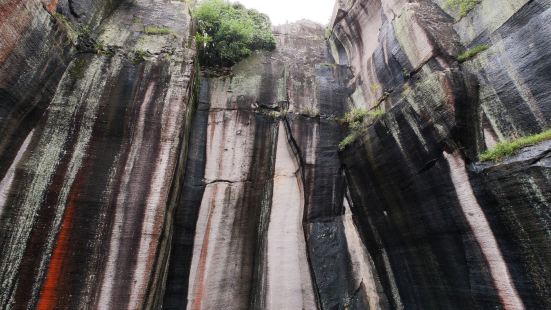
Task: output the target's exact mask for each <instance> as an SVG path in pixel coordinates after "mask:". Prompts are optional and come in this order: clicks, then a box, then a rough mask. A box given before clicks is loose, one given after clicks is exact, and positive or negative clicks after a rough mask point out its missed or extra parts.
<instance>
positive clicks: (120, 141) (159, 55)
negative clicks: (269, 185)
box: [0, 1, 195, 309]
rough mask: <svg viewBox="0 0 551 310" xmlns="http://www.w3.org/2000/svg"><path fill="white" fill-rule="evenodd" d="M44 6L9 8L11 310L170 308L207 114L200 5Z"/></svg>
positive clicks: (7, 292) (5, 271)
mask: <svg viewBox="0 0 551 310" xmlns="http://www.w3.org/2000/svg"><path fill="white" fill-rule="evenodd" d="M43 5H44V7H43V6H42V4H41V3H39V2H36V3H35V1H22V2H19V1H18V2H17V3H12V4H5V5H4V4H3V7H2V10H1V12H2V14H3V15H2V17H3V18H4V17H6V18H7V19H2V27H5V29H8V30H9V31H6V32H5V31H2V36H3V39H4V42H6V43H8V45H3V46H2V55H3V56H2V59H1V60H0V64H1V65H2V71H1V73H0V77H1V79H2V84H1V90H2V92H1V95H0V96H1V99H2V100H1V102H2V103H1V104H2V122H1V126H2V128H3V129H2V145H3V146H4V145H5V144H6V145H7V146H6V147H3V148H2V149H0V154H1V155H2V156H3V157H2V165H3V167H2V168H3V170H2V177H1V178H2V180H1V182H0V194H1V196H0V197H1V198H0V216H1V222H0V244H1V248H2V255H1V257H0V274H1V277H0V287H1V289H0V292H1V293H0V305H1V306H0V307H1V308H39V309H59V308H99V309H107V308H115V309H122V308H128V309H137V308H143V307H146V308H151V307H158V306H159V305H160V302H161V301H162V288H163V286H164V282H165V277H166V274H165V270H166V263H167V258H168V253H169V251H168V247H167V246H169V243H168V242H167V240H168V238H169V232H170V227H171V218H170V216H169V215H170V214H171V212H172V208H173V204H172V203H171V200H172V197H171V195H172V192H171V187H172V186H173V184H177V182H175V181H174V180H175V179H178V178H180V177H181V176H182V174H183V167H184V166H183V161H182V160H181V158H185V157H186V150H187V143H188V141H187V135H188V131H189V127H190V124H191V115H192V114H191V113H192V112H193V106H192V96H193V91H192V90H193V89H192V84H193V83H192V81H193V76H194V74H195V70H194V65H193V59H194V55H193V54H194V51H193V50H192V49H188V48H186V46H189V42H191V41H190V35H189V33H190V29H191V27H190V15H189V13H188V7H187V6H186V4H184V3H182V2H164V1H132V2H124V3H121V4H119V5H118V6H117V7H116V9H114V11H111V10H110V9H107V8H110V7H111V5H112V4H111V3H107V2H106V3H102V2H100V1H98V2H92V1H81V2H79V1H69V2H68V3H64V2H59V3H57V1H56V2H52V3H45V4H43ZM56 10H57V12H56ZM53 12H56V13H53ZM63 14H65V15H63ZM146 26H154V27H162V28H163V29H166V30H167V31H166V32H168V34H163V35H160V34H154V33H146V32H145V31H144V29H145V28H144V27H146ZM10 27H11V28H10ZM15 27H19V28H18V29H16V28H15ZM17 35H18V36H20V37H19V38H14V37H13V36H17ZM9 40H15V41H14V42H17V43H14V47H13V48H12V49H11V50H10V47H9V43H10V42H11V41H9ZM71 40H73V42H72V41H71ZM35 48H37V49H38V51H37V50H35ZM18 64H22V65H18ZM16 67H17V68H18V69H19V70H22V71H21V72H19V76H17V72H15V71H14V70H15V69H14V68H16ZM65 67H66V68H67V70H65V71H64V69H65ZM20 124H21V125H20ZM19 126H21V127H19ZM4 128H5V129H4ZM160 296H161V297H160Z"/></svg>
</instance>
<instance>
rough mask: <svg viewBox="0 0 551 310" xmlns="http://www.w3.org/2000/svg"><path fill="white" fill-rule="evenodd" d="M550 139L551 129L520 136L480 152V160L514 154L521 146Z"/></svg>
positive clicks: (499, 158) (498, 158) (496, 158)
mask: <svg viewBox="0 0 551 310" xmlns="http://www.w3.org/2000/svg"><path fill="white" fill-rule="evenodd" d="M550 139H551V129H548V130H546V131H544V132H542V133H539V134H536V135H531V136H527V137H522V138H519V139H516V140H512V141H504V142H500V143H498V144H497V145H496V146H495V147H493V148H491V149H489V150H487V151H486V152H484V153H482V154H481V155H480V160H481V161H489V160H492V161H497V160H501V159H503V158H504V157H506V156H509V155H513V154H515V153H516V152H517V151H518V150H520V149H521V148H523V147H526V146H529V145H534V144H537V143H540V142H542V141H545V140H550Z"/></svg>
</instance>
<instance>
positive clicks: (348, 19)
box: [329, 0, 551, 309]
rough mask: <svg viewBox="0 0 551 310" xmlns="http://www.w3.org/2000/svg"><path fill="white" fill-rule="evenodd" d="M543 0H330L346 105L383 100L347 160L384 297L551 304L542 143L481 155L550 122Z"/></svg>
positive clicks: (452, 304)
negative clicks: (508, 155) (505, 154)
mask: <svg viewBox="0 0 551 310" xmlns="http://www.w3.org/2000/svg"><path fill="white" fill-rule="evenodd" d="M550 7H551V5H550V3H549V1H487V0H483V1H480V3H478V4H477V5H476V6H474V8H473V9H472V10H471V11H470V12H468V13H467V14H466V15H465V16H464V17H460V14H459V11H458V10H455V9H454V7H453V6H450V5H449V2H447V1H444V0H442V1H411V2H410V1H361V0H358V1H340V2H339V3H338V4H337V6H336V10H335V14H334V18H333V22H332V24H331V27H332V28H331V30H332V31H331V33H330V40H329V43H330V46H331V50H332V55H333V57H334V59H335V61H337V62H338V63H341V64H349V65H350V66H351V69H352V72H353V78H352V80H351V82H350V86H351V92H352V95H351V96H350V98H349V105H350V108H351V109H352V108H367V109H376V108H381V109H383V110H384V111H385V114H384V116H382V117H381V118H380V119H379V120H377V121H376V122H375V123H374V124H372V125H368V124H365V125H364V128H363V129H362V134H360V137H359V138H358V139H357V141H356V142H355V143H353V144H352V145H350V146H349V147H347V148H346V149H345V150H344V151H343V152H342V162H343V164H344V165H345V166H346V167H345V171H346V176H347V182H348V186H349V191H350V199H351V209H352V213H353V214H354V215H355V219H356V223H357V225H358V227H359V228H360V230H361V232H362V238H363V240H364V242H365V244H366V246H367V250H368V252H369V253H370V254H371V255H372V256H373V260H374V262H375V270H376V271H375V272H374V273H375V274H377V275H378V276H379V278H380V280H381V283H382V286H383V287H384V292H385V293H386V294H387V296H389V300H390V302H391V306H392V307H393V308H415V309H442V308H445V309H465V308H496V307H497V308H505V309H522V308H529V309H542V308H548V307H550V305H551V304H550V300H549V295H550V294H549V293H550V289H551V285H550V284H549V282H548V281H549V279H550V275H549V273H548V268H547V266H549V263H550V261H549V259H548V258H547V254H545V253H548V252H549V233H548V232H549V227H550V222H549V220H548V219H549V214H550V213H549V212H550V209H549V206H550V203H549V195H548V194H547V193H548V192H549V176H550V174H549V173H550V170H549V164H548V160H547V157H548V156H549V155H548V154H549V145H548V143H547V144H546V143H544V144H542V145H541V146H537V147H536V148H535V149H534V150H532V151H526V152H523V153H522V155H519V157H515V158H514V159H511V160H507V161H506V162H504V163H493V164H492V163H478V162H477V160H478V155H479V154H480V153H481V152H482V151H484V150H485V149H487V148H489V147H492V146H494V145H495V144H496V143H497V142H499V141H503V140H505V139H511V138H516V137H520V136H524V135H527V134H533V133H538V132H541V131H542V130H543V129H545V128H549V125H550V122H551V118H550V114H549V112H550V110H549V108H550V107H551V102H550V100H551V99H550V98H551V97H549V93H548V91H549V90H548V89H549V87H548V86H549V85H550V84H551V76H550V75H549V72H550V71H549V66H550V62H549V61H548V59H547V58H548V57H547V56H546V55H547V53H548V51H549V49H548V48H543V47H544V46H546V47H549V46H550V43H551V42H550V41H549V40H550V37H549V32H548V31H545V30H543V29H547V28H549V23H548V22H546V21H545V20H547V19H548V17H549V14H550V13H551V10H550ZM377 29H378V30H377ZM536 29H538V30H536ZM539 29H542V30H543V31H540V30H539ZM481 44H484V45H487V46H488V47H489V48H488V49H487V50H486V51H483V52H482V53H480V54H478V55H476V57H475V58H474V59H472V60H469V61H466V62H463V63H459V62H458V61H457V56H458V54H459V53H460V52H462V51H464V50H466V49H468V48H472V47H476V46H479V45H481ZM542 48H543V49H542Z"/></svg>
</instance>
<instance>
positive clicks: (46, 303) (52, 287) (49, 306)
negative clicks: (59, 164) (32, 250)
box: [37, 177, 80, 310]
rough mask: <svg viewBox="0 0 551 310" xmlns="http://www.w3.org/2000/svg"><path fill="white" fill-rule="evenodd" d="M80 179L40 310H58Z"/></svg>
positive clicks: (69, 202)
mask: <svg viewBox="0 0 551 310" xmlns="http://www.w3.org/2000/svg"><path fill="white" fill-rule="evenodd" d="M79 179H80V178H78V177H77V181H76V182H75V184H74V185H73V187H72V189H71V193H70V195H69V199H68V203H67V209H66V211H65V215H64V217H63V223H62V226H61V230H60V231H59V235H58V237H57V243H56V246H55V249H54V253H53V255H52V258H51V260H50V266H49V268H48V273H47V275H46V281H45V282H44V284H43V286H42V291H41V292H40V298H39V300H38V305H37V309H38V310H53V309H56V308H57V301H58V293H60V288H59V284H60V282H59V280H60V277H61V274H62V269H63V264H64V261H65V258H66V256H67V254H68V253H69V245H70V244H69V239H70V235H71V230H72V228H73V218H74V215H75V207H76V205H77V197H78V194H79V192H80V181H79Z"/></svg>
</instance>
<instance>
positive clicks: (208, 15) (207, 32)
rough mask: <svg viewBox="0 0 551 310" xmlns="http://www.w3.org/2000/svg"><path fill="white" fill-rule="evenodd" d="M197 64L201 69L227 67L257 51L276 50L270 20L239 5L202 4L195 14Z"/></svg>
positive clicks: (220, 0)
mask: <svg viewBox="0 0 551 310" xmlns="http://www.w3.org/2000/svg"><path fill="white" fill-rule="evenodd" d="M193 15H194V17H195V19H196V20H197V26H198V29H197V34H196V40H197V46H198V48H199V60H200V62H201V64H202V65H204V66H212V67H229V66H232V65H234V64H235V63H237V62H238V61H240V60H242V59H243V58H246V57H247V56H249V55H251V53H252V52H253V51H256V50H273V49H274V48H275V46H276V42H275V38H274V35H273V33H272V25H271V23H270V19H269V18H268V16H266V15H265V14H262V13H259V12H258V11H256V10H252V9H247V8H245V7H244V6H243V5H242V4H240V3H235V4H232V3H229V2H227V1H225V0H203V1H202V2H201V3H199V4H198V6H197V7H196V9H195V10H194V14H193Z"/></svg>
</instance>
